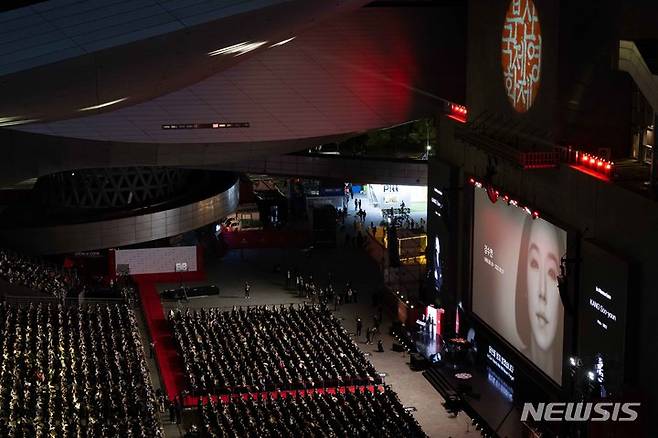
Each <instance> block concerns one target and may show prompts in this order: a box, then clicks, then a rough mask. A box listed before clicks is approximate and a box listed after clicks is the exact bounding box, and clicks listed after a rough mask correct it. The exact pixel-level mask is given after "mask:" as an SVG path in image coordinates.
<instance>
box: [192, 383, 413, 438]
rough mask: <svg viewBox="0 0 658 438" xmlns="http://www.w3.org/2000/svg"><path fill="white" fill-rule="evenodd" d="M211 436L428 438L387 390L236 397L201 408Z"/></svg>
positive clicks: (203, 425) (203, 427)
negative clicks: (256, 398)
mask: <svg viewBox="0 0 658 438" xmlns="http://www.w3.org/2000/svg"><path fill="white" fill-rule="evenodd" d="M199 409H200V414H199V417H200V418H201V427H200V432H201V434H200V435H201V436H208V437H216V438H219V437H222V438H224V437H226V438H228V437H364V438H365V437H391V438H398V437H406V438H416V437H425V436H426V435H425V434H424V433H423V431H422V429H421V428H420V426H419V425H418V423H417V422H416V420H415V419H414V418H413V416H411V414H409V413H408V412H407V411H405V410H404V408H403V407H402V404H401V403H400V401H399V400H398V398H397V396H396V395H395V393H394V392H393V391H391V390H389V389H385V390H383V391H379V390H375V391H374V392H371V391H368V390H365V391H356V392H354V393H351V392H349V391H347V392H345V393H344V394H343V393H336V394H329V393H326V392H325V393H323V394H317V393H316V394H312V395H306V396H297V397H285V398H283V397H277V398H269V399H267V400H264V401H255V400H253V399H248V400H244V399H237V400H235V401H232V402H231V403H226V404H221V403H219V404H218V403H214V402H211V403H206V404H205V405H203V406H200V407H199Z"/></svg>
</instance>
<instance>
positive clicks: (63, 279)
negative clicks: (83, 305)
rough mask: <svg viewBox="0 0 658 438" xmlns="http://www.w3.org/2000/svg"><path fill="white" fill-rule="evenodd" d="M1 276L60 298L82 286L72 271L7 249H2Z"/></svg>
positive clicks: (0, 255) (7, 280)
mask: <svg viewBox="0 0 658 438" xmlns="http://www.w3.org/2000/svg"><path fill="white" fill-rule="evenodd" d="M0 278H2V279H3V280H5V281H6V282H8V283H10V284H18V285H21V286H24V287H26V288H28V289H32V290H34V291H36V292H40V293H44V294H46V295H49V296H52V297H56V298H58V299H63V298H66V296H67V295H70V294H75V293H76V292H77V291H78V289H79V288H80V287H81V285H80V284H79V281H78V280H77V278H76V277H75V276H74V275H72V274H71V273H69V272H66V271H64V270H63V269H61V268H58V267H56V266H55V265H53V264H49V263H46V262H45V261H44V260H41V259H37V258H32V257H27V256H25V255H21V254H18V253H16V252H14V251H11V250H7V249H0Z"/></svg>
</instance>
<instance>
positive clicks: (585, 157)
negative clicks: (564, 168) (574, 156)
mask: <svg viewBox="0 0 658 438" xmlns="http://www.w3.org/2000/svg"><path fill="white" fill-rule="evenodd" d="M583 162H584V163H586V162H587V155H583Z"/></svg>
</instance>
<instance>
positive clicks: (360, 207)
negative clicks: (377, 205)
mask: <svg viewBox="0 0 658 438" xmlns="http://www.w3.org/2000/svg"><path fill="white" fill-rule="evenodd" d="M359 210H361V200H360V199H359Z"/></svg>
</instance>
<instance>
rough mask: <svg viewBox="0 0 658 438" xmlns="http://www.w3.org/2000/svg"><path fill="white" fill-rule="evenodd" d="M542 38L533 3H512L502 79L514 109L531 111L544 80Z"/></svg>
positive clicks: (520, 0)
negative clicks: (542, 76)
mask: <svg viewBox="0 0 658 438" xmlns="http://www.w3.org/2000/svg"><path fill="white" fill-rule="evenodd" d="M541 55H542V36H541V28H540V26H539V16H538V15H537V8H536V7H535V4H534V2H533V1H532V0H512V1H511V2H510V4H509V8H508V9H507V14H506V15H505V23H504V25H503V36H502V56H501V62H502V67H503V78H504V81H505V90H506V92H507V97H508V98H509V101H510V103H511V104H512V106H513V107H514V109H515V110H516V111H517V112H519V113H524V112H526V111H528V110H529V109H530V107H531V106H532V104H533V102H534V101H535V97H536V96H537V92H538V91H539V82H540V79H541Z"/></svg>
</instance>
